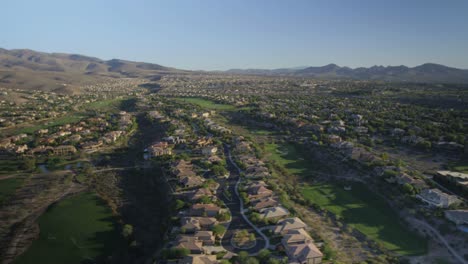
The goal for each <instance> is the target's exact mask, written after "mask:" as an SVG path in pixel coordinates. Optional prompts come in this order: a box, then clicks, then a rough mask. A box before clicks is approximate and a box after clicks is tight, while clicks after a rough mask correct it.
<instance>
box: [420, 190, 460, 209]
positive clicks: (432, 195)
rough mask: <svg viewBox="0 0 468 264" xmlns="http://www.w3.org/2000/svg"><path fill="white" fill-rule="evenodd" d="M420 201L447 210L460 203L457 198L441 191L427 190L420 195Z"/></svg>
mask: <svg viewBox="0 0 468 264" xmlns="http://www.w3.org/2000/svg"><path fill="white" fill-rule="evenodd" d="M418 197H419V199H420V200H422V201H423V202H426V203H428V204H430V205H433V206H436V207H442V208H446V207H449V206H450V205H452V204H454V203H457V202H459V201H460V200H458V198H457V196H455V195H449V194H446V193H444V192H442V191H440V190H439V189H426V190H423V191H422V192H421V193H420V194H419V195H418Z"/></svg>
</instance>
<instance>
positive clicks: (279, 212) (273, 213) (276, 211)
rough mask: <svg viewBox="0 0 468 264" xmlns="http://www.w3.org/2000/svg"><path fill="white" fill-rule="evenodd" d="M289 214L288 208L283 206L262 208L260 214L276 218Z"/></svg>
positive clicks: (265, 217) (267, 217)
mask: <svg viewBox="0 0 468 264" xmlns="http://www.w3.org/2000/svg"><path fill="white" fill-rule="evenodd" d="M288 215H289V211H288V209H286V208H284V207H282V206H276V207H269V208H263V209H261V210H260V216H261V217H262V218H264V219H276V218H282V217H285V216H288Z"/></svg>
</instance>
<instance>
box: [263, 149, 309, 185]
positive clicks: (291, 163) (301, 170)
mask: <svg viewBox="0 0 468 264" xmlns="http://www.w3.org/2000/svg"><path fill="white" fill-rule="evenodd" d="M265 152H266V153H267V157H268V159H270V160H273V161H275V162H276V163H277V164H278V165H280V166H283V167H284V168H286V169H287V170H288V171H289V172H290V173H292V174H295V175H298V176H301V177H307V176H310V175H311V172H312V171H313V169H314V164H313V162H309V161H307V160H306V159H304V157H303V155H301V153H300V151H299V150H298V149H297V148H296V147H295V146H294V145H293V144H281V145H278V144H266V145H265Z"/></svg>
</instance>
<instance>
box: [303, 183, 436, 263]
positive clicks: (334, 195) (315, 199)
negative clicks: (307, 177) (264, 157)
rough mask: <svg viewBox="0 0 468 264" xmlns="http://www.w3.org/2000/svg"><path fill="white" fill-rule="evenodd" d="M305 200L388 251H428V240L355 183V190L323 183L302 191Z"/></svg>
mask: <svg viewBox="0 0 468 264" xmlns="http://www.w3.org/2000/svg"><path fill="white" fill-rule="evenodd" d="M301 192H302V194H303V196H304V198H306V199H308V200H310V201H311V202H312V203H315V204H318V205H320V206H321V207H322V208H325V209H327V210H328V211H330V212H332V213H333V214H335V215H339V216H340V217H343V221H344V222H345V223H347V224H349V225H351V226H352V227H354V228H356V229H357V230H359V231H360V232H362V233H364V234H365V235H367V236H369V237H370V238H372V239H374V240H376V241H379V242H380V243H382V244H383V245H384V246H385V247H386V248H387V249H389V250H391V251H394V252H396V253H397V254H400V255H422V254H424V253H425V252H426V250H427V243H426V241H425V239H423V238H421V237H419V236H418V235H417V234H415V233H412V232H410V231H409V230H407V229H406V228H405V227H404V226H403V225H402V224H401V223H399V219H398V216H397V214H395V213H394V212H393V211H392V210H391V208H390V207H389V206H388V205H387V204H386V202H385V201H384V200H383V199H382V198H380V197H378V196H377V195H375V194H373V193H371V192H369V190H368V189H367V187H366V186H364V185H363V184H359V183H355V184H353V185H352V190H351V191H345V190H344V189H343V187H342V186H337V185H331V184H319V185H314V186H306V187H304V188H302V190H301Z"/></svg>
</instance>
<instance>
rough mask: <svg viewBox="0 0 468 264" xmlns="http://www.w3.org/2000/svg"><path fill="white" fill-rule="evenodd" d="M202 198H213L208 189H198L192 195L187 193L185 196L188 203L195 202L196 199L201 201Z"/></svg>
mask: <svg viewBox="0 0 468 264" xmlns="http://www.w3.org/2000/svg"><path fill="white" fill-rule="evenodd" d="M203 196H209V197H213V192H212V191H211V190H210V189H208V188H200V189H198V190H195V191H193V192H192V193H189V194H188V195H187V198H188V199H189V200H190V201H196V200H198V199H201V198H202V197H203ZM213 198H214V197H213Z"/></svg>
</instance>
